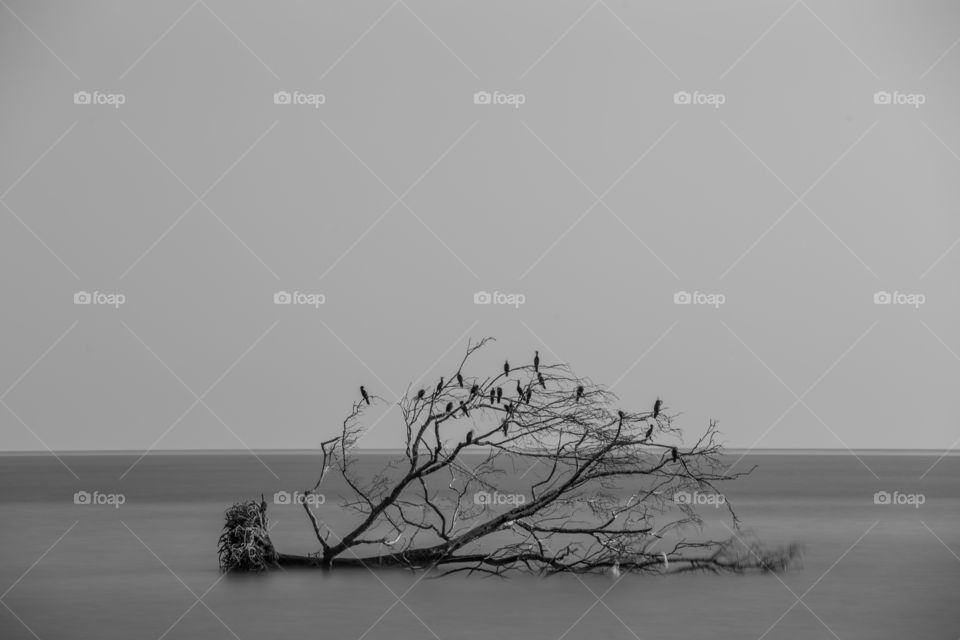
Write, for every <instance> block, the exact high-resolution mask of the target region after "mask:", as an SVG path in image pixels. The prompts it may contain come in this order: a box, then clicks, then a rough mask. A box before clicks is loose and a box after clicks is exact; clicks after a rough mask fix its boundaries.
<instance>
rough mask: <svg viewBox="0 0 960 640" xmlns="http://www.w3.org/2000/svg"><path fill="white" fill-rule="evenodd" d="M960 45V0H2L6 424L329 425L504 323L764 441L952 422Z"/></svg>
mask: <svg viewBox="0 0 960 640" xmlns="http://www.w3.org/2000/svg"><path fill="white" fill-rule="evenodd" d="M958 38H960V6H958V5H956V3H953V2H949V1H942V2H935V1H934V2H915V1H909V2H906V1H904V2H875V1H870V2H843V3H837V2H824V1H822V0H807V1H806V2H789V1H776V2H771V1H762V2H761V1H760V0H755V1H737V2H723V3H717V2H695V3H692V2H683V3H678V2H660V3H641V2H626V1H623V0H605V1H604V2H593V3H591V1H590V0H584V1H578V2H554V1H551V2H546V1H540V2H515V1H503V2H482V3H478V2H448V1H444V2H424V1H422V0H404V1H402V2H393V3H391V2H390V1H389V0H387V1H376V2H373V1H371V2H363V3H352V2H351V3H348V2H336V3H333V2H307V1H304V2H283V3H267V2H259V3H251V2H227V1H225V0H203V1H198V2H193V3H191V2H189V1H181V2H164V3H156V2H145V1H139V0H138V1H136V2H133V1H129V0H125V1H123V2H62V1H60V2H53V1H39V2H37V1H26V0H4V3H3V6H0V74H2V79H3V90H2V91H0V110H2V118H0V147H2V149H3V153H2V154H0V202H2V205H0V261H2V263H0V266H2V276H0V296H2V299H3V307H2V308H3V314H2V327H0V328H2V331H0V398H2V402H3V404H2V405H0V434H2V437H0V448H2V449H3V450H43V449H46V448H48V447H49V448H51V449H55V450H90V449H138V450H142V449H147V448H153V449H197V448H216V449H233V448H236V449H243V448H245V447H251V448H291V449H292V448H302V447H315V446H317V444H318V443H319V441H320V440H321V439H323V438H325V437H329V436H330V435H332V434H333V433H334V431H335V430H336V428H337V426H338V425H339V423H340V420H341V419H342V417H343V415H344V413H345V411H346V410H347V409H348V408H349V404H350V402H351V401H352V400H353V399H354V398H355V397H356V396H357V394H358V387H359V385H360V384H365V385H366V387H367V388H368V389H369V390H370V391H371V392H373V393H375V394H377V395H380V396H382V397H384V398H385V399H387V400H389V401H391V402H392V401H393V400H394V399H395V397H396V394H402V393H404V392H405V390H406V388H407V385H408V383H414V382H415V381H421V380H422V381H423V384H425V385H433V384H435V381H436V379H437V378H438V377H439V376H440V375H447V376H449V375H450V373H451V367H455V366H456V363H457V362H459V359H460V357H461V355H462V351H463V348H464V347H465V346H466V342H467V339H468V338H474V339H476V338H480V337H482V336H494V337H496V338H497V342H496V343H495V344H494V345H492V346H491V347H490V348H489V349H488V350H487V352H486V354H485V355H484V356H483V357H481V358H478V360H477V364H476V369H475V372H476V373H477V374H478V375H479V374H484V375H485V374H487V373H494V372H495V371H497V370H498V368H499V366H500V362H501V361H502V359H503V358H504V357H509V358H510V359H511V361H514V362H520V361H523V360H525V359H527V358H532V355H533V351H534V349H539V350H540V352H541V356H542V357H543V359H544V360H545V361H555V360H562V361H565V362H569V363H570V364H571V365H572V366H573V367H574V369H575V371H576V372H577V373H579V374H580V375H585V376H589V377H590V378H591V379H593V380H594V381H596V382H600V383H605V384H611V385H614V386H613V391H614V392H616V393H617V394H618V395H619V396H620V398H621V400H622V403H623V405H624V406H626V407H630V408H638V409H645V408H647V407H649V406H650V405H651V404H652V403H653V401H654V399H655V398H656V397H657V396H658V395H659V396H660V397H662V398H663V399H664V400H665V403H666V405H667V406H668V407H669V410H670V411H671V412H682V416H681V418H680V422H679V424H680V426H682V427H683V428H684V429H686V430H687V432H688V433H689V434H691V435H692V434H693V433H695V432H697V431H699V430H700V429H702V428H703V427H704V426H705V425H706V423H707V421H708V420H709V419H711V418H716V419H717V420H719V424H720V429H721V431H722V432H723V434H724V436H725V438H726V441H727V444H728V445H730V446H732V447H762V448H785V447H800V448H840V449H842V448H845V447H853V448H947V447H951V446H953V445H954V444H955V442H956V440H957V438H958V437H960V423H958V419H957V417H958V415H960V412H958V409H960V400H958V395H957V393H956V389H957V388H958V383H960V357H958V353H960V323H958V322H957V320H958V315H960V298H958V287H957V284H958V270H960V248H958V247H957V246H956V245H957V241H958V239H960V215H958V205H960V156H958V152H960V108H958V103H960V82H958V79H960V45H958V44H957V43H958ZM78 92H88V93H89V94H90V103H91V104H83V102H85V101H86V97H85V96H84V94H83V93H80V95H78V96H76V101H79V102H80V104H76V103H75V94H77V93H78ZM278 92H288V93H289V94H290V102H291V103H294V102H300V103H301V104H283V102H285V100H286V96H285V94H283V93H280V95H278V96H275V94H277V93H278ZM477 92H489V93H490V94H491V95H490V104H484V102H485V101H486V96H485V95H484V94H482V93H481V94H480V95H479V96H476V95H475V94H477ZM678 92H687V93H688V94H689V103H686V102H687V96H686V95H685V94H683V93H680V94H679V95H675V94H677V93H678ZM877 92H887V93H888V94H889V101H888V100H887V96H886V94H883V93H881V94H880V95H878V96H875V94H877ZM275 99H276V101H279V102H280V104H277V103H276V102H275ZM98 102H99V104H97V103H98ZM477 102H480V103H479V104H478V103H477ZM887 102H889V103H887ZM321 103H322V104H321ZM498 103H499V104H498ZM279 291H287V292H291V293H292V292H294V291H296V292H299V293H301V294H316V295H315V296H314V297H312V298H311V297H307V296H301V297H300V298H299V302H305V303H309V302H311V301H314V302H319V301H320V300H322V301H323V304H316V305H311V304H296V302H298V301H297V300H294V304H289V305H285V304H275V303H274V296H275V294H276V293H277V292H279ZM479 291H488V292H491V293H492V292H494V291H496V292H499V293H500V294H521V295H522V296H523V297H522V298H517V297H514V298H504V297H502V296H501V297H500V298H499V299H500V300H514V301H520V300H522V304H519V305H518V306H510V305H507V304H496V302H497V299H494V304H489V305H479V304H475V303H474V294H475V293H477V292H479ZM881 291H888V292H890V293H891V294H893V293H894V292H898V294H900V295H899V296H891V302H892V303H891V304H875V294H877V292H881ZM78 292H89V293H90V294H93V293H94V292H97V293H98V294H100V295H99V296H98V297H92V298H91V304H75V294H77V293H78ZM678 292H689V293H690V294H693V293H694V292H697V293H698V294H700V295H698V296H693V295H691V301H692V303H691V304H675V296H676V295H677V294H678ZM115 294H120V295H121V296H122V297H117V296H116V295H115ZM111 296H112V297H111ZM320 296H322V298H321V297H320ZM678 299H679V300H681V301H682V300H683V299H684V298H683V295H682V294H680V297H679V298H678ZM882 300H883V299H882V298H881V301H882ZM77 301H80V302H82V301H84V298H83V297H82V294H81V297H80V298H78V300H77ZM120 302H122V304H119V303H120ZM111 303H115V304H113V306H111ZM710 303H713V304H710ZM471 373H474V371H471ZM389 406H390V404H389V403H384V404H383V405H378V406H375V407H374V408H373V409H372V410H371V411H370V412H369V414H368V418H369V422H370V423H371V424H373V423H375V425H374V426H373V427H372V429H371V431H370V432H369V433H368V435H367V436H366V437H365V438H364V440H363V443H362V446H365V447H374V448H382V447H395V446H399V445H400V443H401V440H400V435H401V433H402V429H401V428H400V425H399V422H398V413H397V412H396V410H395V409H392V410H391V409H389V408H388V407H389ZM384 411H391V413H390V414H389V415H386V416H384V417H382V419H381V413H382V412H384Z"/></svg>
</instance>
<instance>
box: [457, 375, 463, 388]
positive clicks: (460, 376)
mask: <svg viewBox="0 0 960 640" xmlns="http://www.w3.org/2000/svg"><path fill="white" fill-rule="evenodd" d="M457 384H458V385H460V388H461V389H462V388H463V376H462V375H460V372H459V371H457Z"/></svg>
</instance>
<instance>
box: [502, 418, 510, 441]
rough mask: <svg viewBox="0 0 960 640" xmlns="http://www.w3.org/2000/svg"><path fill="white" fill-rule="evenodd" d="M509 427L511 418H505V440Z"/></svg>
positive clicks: (503, 427) (503, 426)
mask: <svg viewBox="0 0 960 640" xmlns="http://www.w3.org/2000/svg"><path fill="white" fill-rule="evenodd" d="M509 425H510V419H509V418H504V419H503V425H502V429H503V437H504V438H506V437H507V427H508V426H509Z"/></svg>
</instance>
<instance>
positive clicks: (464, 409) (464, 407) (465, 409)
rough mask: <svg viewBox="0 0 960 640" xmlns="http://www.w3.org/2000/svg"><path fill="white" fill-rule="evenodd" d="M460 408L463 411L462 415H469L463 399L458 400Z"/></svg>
mask: <svg viewBox="0 0 960 640" xmlns="http://www.w3.org/2000/svg"><path fill="white" fill-rule="evenodd" d="M460 410H461V411H463V415H465V416H467V417H468V418H469V417H470V412H469V411H467V405H465V404H464V403H463V400H461V401H460Z"/></svg>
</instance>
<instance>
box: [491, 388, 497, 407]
mask: <svg viewBox="0 0 960 640" xmlns="http://www.w3.org/2000/svg"><path fill="white" fill-rule="evenodd" d="M496 398H497V392H496V391H495V390H493V389H490V404H493V403H494V402H495V401H496Z"/></svg>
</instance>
